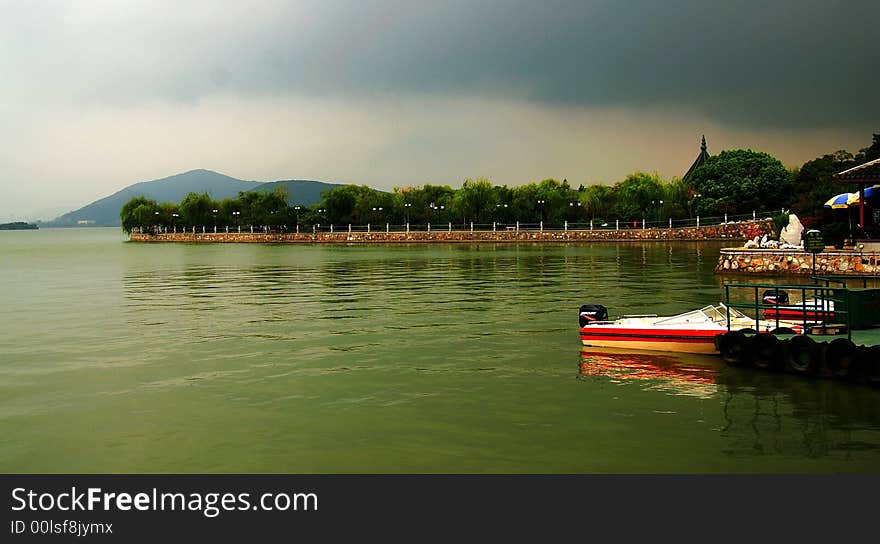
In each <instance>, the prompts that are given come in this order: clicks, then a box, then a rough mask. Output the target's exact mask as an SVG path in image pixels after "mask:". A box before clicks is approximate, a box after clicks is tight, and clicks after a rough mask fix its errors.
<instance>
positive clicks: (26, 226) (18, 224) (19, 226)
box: [0, 221, 40, 230]
mask: <svg viewBox="0 0 880 544" xmlns="http://www.w3.org/2000/svg"><path fill="white" fill-rule="evenodd" d="M38 228H40V227H38V226H36V225H34V224H33V223H25V222H24V221H15V222H14V223H2V224H0V230H37V229H38Z"/></svg>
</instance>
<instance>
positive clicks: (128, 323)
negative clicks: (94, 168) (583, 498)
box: [0, 229, 880, 473]
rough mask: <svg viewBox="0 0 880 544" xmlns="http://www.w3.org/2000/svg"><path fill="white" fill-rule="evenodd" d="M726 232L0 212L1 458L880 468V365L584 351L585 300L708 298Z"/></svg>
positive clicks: (281, 465)
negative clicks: (153, 223)
mask: <svg viewBox="0 0 880 544" xmlns="http://www.w3.org/2000/svg"><path fill="white" fill-rule="evenodd" d="M719 247H721V246H720V245H719V244H710V243H703V244H688V243H678V244H670V245H667V244H665V243H645V244H642V243H621V244H592V245H569V246H565V245H554V246H534V245H525V244H524V245H494V246H493V245H438V246H428V245H421V246H409V247H397V246H278V245H183V244H181V245H141V244H133V243H126V242H124V238H123V236H122V235H121V233H120V232H119V231H118V230H115V229H74V230H40V231H20V232H0V302H2V307H3V316H4V320H3V322H4V324H3V327H2V329H0V435H2V436H3V440H2V441H0V471H2V472H306V473H312V472H315V473H328V472H332V473H337V472H344V473H350V472H367V473H370V472H381V473H386V472H431V473H434V472H869V471H870V472H876V471H877V470H878V469H880V450H878V448H880V391H877V390H876V389H870V388H867V387H862V386H844V385H841V384H838V383H833V382H826V381H816V380H806V379H803V378H799V377H796V376H788V375H767V374H761V373H758V372H756V371H749V370H739V369H732V368H726V367H724V366H723V364H722V363H721V362H720V361H718V360H716V359H714V358H703V357H696V356H691V357H673V356H666V355H662V354H660V355H656V356H649V355H640V354H629V355H621V354H611V353H601V352H589V351H583V352H582V350H581V346H580V343H579V339H578V335H577V325H576V323H577V320H576V314H577V309H578V307H579V305H580V304H582V303H586V302H597V303H601V304H604V305H606V306H608V307H609V308H610V310H611V313H612V315H616V314H618V313H626V312H628V313H644V312H652V313H661V314H662V313H670V312H680V311H685V310H688V309H693V308H694V307H698V306H703V305H706V304H711V303H715V302H717V301H718V300H719V297H720V296H721V294H722V292H721V289H720V287H719V286H720V281H721V280H720V278H718V277H716V276H714V274H713V273H712V268H713V266H714V264H715V262H716V259H717V250H718V248H719Z"/></svg>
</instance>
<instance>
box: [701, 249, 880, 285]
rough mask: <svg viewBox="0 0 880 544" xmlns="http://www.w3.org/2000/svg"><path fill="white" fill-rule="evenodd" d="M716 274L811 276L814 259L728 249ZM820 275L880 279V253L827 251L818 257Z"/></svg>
mask: <svg viewBox="0 0 880 544" xmlns="http://www.w3.org/2000/svg"><path fill="white" fill-rule="evenodd" d="M715 272H717V273H719V274H755V275H780V276H781V275H791V274H794V275H803V276H810V275H812V273H813V255H812V253H805V252H804V251H802V250H797V249H745V248H725V249H722V250H721V252H720V254H719V256H718V265H717V266H716V267H715ZM816 273H817V274H820V275H853V276H856V275H867V276H877V277H878V278H880V252H865V251H837V250H833V251H832V250H829V251H824V252H822V253H819V254H818V255H816Z"/></svg>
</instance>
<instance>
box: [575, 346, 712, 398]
mask: <svg viewBox="0 0 880 544" xmlns="http://www.w3.org/2000/svg"><path fill="white" fill-rule="evenodd" d="M703 359H705V358H703ZM713 362H715V361H712V360H711V359H710V360H708V361H706V360H701V359H700V358H695V359H693V360H691V361H687V360H683V358H676V357H672V356H669V355H662V354H645V353H639V352H621V351H605V350H601V349H596V348H589V349H582V350H581V362H580V364H579V365H578V375H579V378H581V379H587V378H589V377H594V376H601V377H603V378H608V379H610V380H611V381H612V382H617V383H627V382H629V381H637V382H640V383H642V384H643V385H644V387H645V389H650V390H655V391H662V392H665V393H669V394H673V395H687V396H692V397H699V398H710V397H712V396H714V395H715V394H717V392H718V386H717V384H716V379H717V376H718V369H717V365H713V364H712V363H713Z"/></svg>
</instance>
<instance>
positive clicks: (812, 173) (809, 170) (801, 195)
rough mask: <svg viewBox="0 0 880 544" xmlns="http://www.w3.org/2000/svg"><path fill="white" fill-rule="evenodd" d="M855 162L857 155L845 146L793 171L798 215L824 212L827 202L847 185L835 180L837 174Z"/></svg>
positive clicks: (793, 207) (810, 215) (816, 215)
mask: <svg viewBox="0 0 880 544" xmlns="http://www.w3.org/2000/svg"><path fill="white" fill-rule="evenodd" d="M855 165H856V160H855V157H853V156H852V154H851V153H848V152H846V151H844V150H840V151H835V152H834V153H831V154H828V155H822V156H821V157H818V158H816V159H813V160H811V161H807V162H805V163H804V164H803V165H802V166H801V167H800V168H799V169H798V170H797V172H796V173H795V174H794V183H793V191H794V194H795V200H794V202H793V203H792V205H791V209H792V211H793V212H795V213H796V214H797V215H798V217H799V218H804V217H815V218H819V217H822V216H823V215H824V213H825V212H824V210H825V208H824V204H825V202H827V201H828V199H829V198H831V197H833V196H834V195H836V194H839V193H842V192H845V191H846V190H848V189H847V187H845V186H842V185H841V184H839V183H835V182H834V179H833V178H834V174H837V173H838V172H842V171H843V170H846V169H847V168H852V167H853V166H855Z"/></svg>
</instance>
